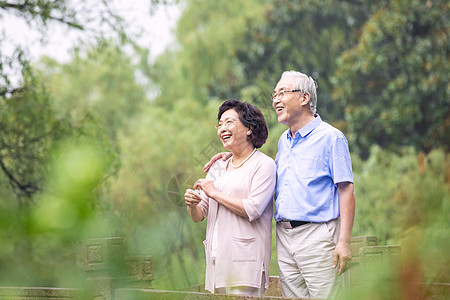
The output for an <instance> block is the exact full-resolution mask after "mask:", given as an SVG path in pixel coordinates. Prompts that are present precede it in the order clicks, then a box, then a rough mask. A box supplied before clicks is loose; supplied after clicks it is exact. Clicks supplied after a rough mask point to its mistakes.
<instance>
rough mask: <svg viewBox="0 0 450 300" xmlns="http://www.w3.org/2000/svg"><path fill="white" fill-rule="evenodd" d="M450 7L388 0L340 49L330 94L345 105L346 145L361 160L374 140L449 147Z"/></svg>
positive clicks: (441, 3) (440, 3)
mask: <svg viewBox="0 0 450 300" xmlns="http://www.w3.org/2000/svg"><path fill="white" fill-rule="evenodd" d="M448 11H449V6H448V3H447V2H446V1H404V0H393V1H390V2H389V5H387V6H386V7H382V8H380V9H379V10H377V11H376V12H375V13H374V14H373V15H372V16H371V17H370V19H369V20H368V21H367V22H366V23H365V25H364V27H363V31H362V33H361V36H360V38H359V41H358V44H357V45H355V46H354V47H353V48H352V49H350V50H348V51H346V52H345V53H343V54H342V56H341V58H340V61H339V68H338V70H337V71H336V74H335V75H334V76H333V83H334V86H335V90H334V94H333V95H334V98H335V99H337V100H338V101H339V102H340V103H341V104H342V105H343V106H344V107H345V108H346V114H345V118H346V121H347V122H348V126H349V136H348V137H349V140H350V145H352V149H353V150H355V151H356V152H358V153H360V154H361V155H362V156H363V157H367V154H368V149H369V147H370V146H371V145H372V144H374V143H375V144H378V145H380V146H381V147H383V148H390V149H398V147H402V146H405V145H413V146H414V147H415V148H416V149H419V150H424V151H426V152H428V151H429V150H430V149H431V148H432V147H436V146H439V145H442V146H444V147H445V148H446V149H447V151H448V149H449V146H450V139H449V137H450V131H449V124H450V100H449V98H448V94H447V92H448V81H449V76H448V75H449V73H448V53H449V51H450V46H449V45H450V44H449V41H448V36H449V33H450V26H449V24H448V20H447V13H448Z"/></svg>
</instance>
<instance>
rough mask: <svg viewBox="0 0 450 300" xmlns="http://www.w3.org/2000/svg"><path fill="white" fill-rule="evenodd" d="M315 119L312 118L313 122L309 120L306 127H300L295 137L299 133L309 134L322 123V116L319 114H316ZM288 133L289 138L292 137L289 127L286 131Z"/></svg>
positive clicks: (302, 134)
mask: <svg viewBox="0 0 450 300" xmlns="http://www.w3.org/2000/svg"><path fill="white" fill-rule="evenodd" d="M314 117H315V118H314V120H312V121H311V122H309V123H308V124H307V125H306V126H305V127H303V128H300V129H299V130H298V131H297V132H296V133H295V135H294V138H295V136H296V135H297V134H299V135H300V136H301V137H305V136H307V135H308V134H309V133H310V132H311V131H313V130H314V129H316V128H317V126H319V125H320V123H322V118H320V116H319V115H318V114H315V115H314ZM286 135H287V137H288V139H292V137H291V135H290V130H289V129H288V130H287V131H286Z"/></svg>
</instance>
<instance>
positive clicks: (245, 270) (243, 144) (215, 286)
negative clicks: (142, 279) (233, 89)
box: [185, 99, 276, 295]
mask: <svg viewBox="0 0 450 300" xmlns="http://www.w3.org/2000/svg"><path fill="white" fill-rule="evenodd" d="M217 119H218V124H217V126H216V127H217V135H218V136H219V139H220V141H221V142H222V144H223V146H224V147H225V148H226V149H228V150H229V151H231V153H232V157H231V158H229V159H228V160H226V161H223V160H218V161H216V162H215V163H214V164H213V166H212V167H211V169H210V171H209V173H208V175H207V177H206V179H199V180H197V181H196V182H195V184H194V189H198V190H192V189H188V190H186V193H185V203H186V205H187V211H188V213H189V215H190V216H191V218H192V220H194V221H195V222H200V221H202V220H203V219H205V218H206V217H208V221H207V226H206V240H205V241H204V242H203V243H204V244H205V251H206V283H205V288H206V289H207V290H209V291H211V292H212V293H214V292H216V293H226V294H249V295H264V289H265V288H267V287H268V282H269V268H270V254H271V249H272V212H273V204H272V197H273V193H274V189H275V183H276V165H275V162H274V161H273V160H272V159H271V158H270V157H268V156H266V155H265V154H263V153H261V152H259V151H258V150H256V149H257V148H260V147H261V146H262V145H263V144H264V143H265V141H266V139H267V136H268V131H267V126H266V123H265V120H264V116H263V115H262V113H261V111H260V110H259V109H258V108H257V107H255V106H253V105H251V104H249V103H244V102H240V101H239V100H234V99H232V100H228V101H225V102H224V103H223V104H222V105H221V106H220V108H219V114H218V118H217Z"/></svg>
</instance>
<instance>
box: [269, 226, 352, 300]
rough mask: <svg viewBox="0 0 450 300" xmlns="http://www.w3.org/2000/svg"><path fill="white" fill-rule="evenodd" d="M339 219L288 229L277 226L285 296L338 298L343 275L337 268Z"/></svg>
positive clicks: (281, 278) (281, 275) (280, 272)
mask: <svg viewBox="0 0 450 300" xmlns="http://www.w3.org/2000/svg"><path fill="white" fill-rule="evenodd" d="M339 227H340V222H339V218H338V219H335V220H331V221H329V222H326V223H308V224H305V225H302V226H298V227H295V228H292V229H286V228H284V227H283V226H282V225H281V224H279V223H277V257H278V269H279V274H280V282H281V289H282V292H283V296H285V297H299V298H328V297H330V298H334V296H335V295H336V293H337V290H338V289H339V288H340V286H341V280H342V278H340V277H342V276H343V275H344V274H345V273H344V274H343V275H341V276H339V275H338V274H337V268H336V269H335V268H333V252H334V249H335V247H336V244H337V242H338V239H339Z"/></svg>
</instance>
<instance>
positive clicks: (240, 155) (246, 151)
mask: <svg viewBox="0 0 450 300" xmlns="http://www.w3.org/2000/svg"><path fill="white" fill-rule="evenodd" d="M253 150H255V147H254V146H253V145H249V146H247V147H245V148H243V149H242V150H240V151H231V152H232V153H233V163H234V164H238V163H240V162H241V161H243V160H244V159H246V158H247V157H248V156H249V155H250V154H251V153H252V152H253Z"/></svg>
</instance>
